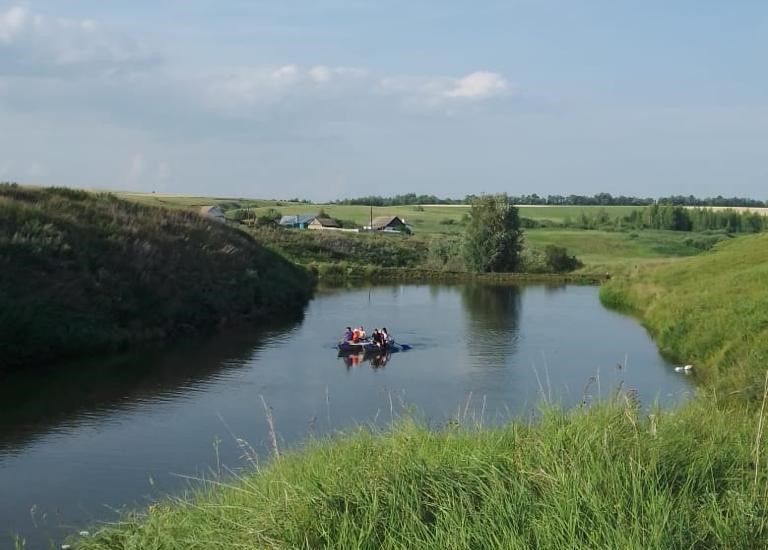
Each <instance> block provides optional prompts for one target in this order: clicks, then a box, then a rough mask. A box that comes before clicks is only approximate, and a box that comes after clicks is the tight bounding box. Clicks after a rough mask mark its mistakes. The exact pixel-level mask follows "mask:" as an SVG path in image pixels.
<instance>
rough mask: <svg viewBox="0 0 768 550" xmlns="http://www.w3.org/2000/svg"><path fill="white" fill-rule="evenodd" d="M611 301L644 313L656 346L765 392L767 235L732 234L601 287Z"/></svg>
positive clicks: (716, 382)
mask: <svg viewBox="0 0 768 550" xmlns="http://www.w3.org/2000/svg"><path fill="white" fill-rule="evenodd" d="M601 298H602V300H603V302H604V303H605V304H607V305H611V306H615V307H620V308H624V309H628V310H631V311H633V312H635V313H637V314H639V316H640V317H641V318H642V320H643V323H644V324H645V325H646V326H647V327H648V328H649V330H650V331H651V332H652V333H653V335H654V337H655V338H656V340H657V342H658V344H659V347H660V348H661V349H662V350H663V351H665V352H667V353H670V354H672V355H673V356H675V357H677V358H678V359H679V360H680V361H683V362H688V363H691V362H693V363H695V364H696V365H697V366H698V367H700V368H699V373H700V374H701V375H702V376H703V377H704V378H705V380H706V381H707V382H709V383H710V384H712V385H713V386H715V387H717V388H720V389H723V390H726V391H727V392H738V393H740V394H742V395H743V396H745V397H747V398H755V397H757V396H761V395H762V389H763V381H764V378H765V372H766V369H768V235H757V236H754V237H752V236H750V237H743V238H739V239H735V240H733V241H730V242H724V243H721V244H719V245H717V246H716V247H715V248H714V249H713V250H712V251H711V252H708V253H706V254H703V255H701V256H696V257H693V258H687V259H685V260H681V261H679V262H675V263H672V264H666V265H655V266H641V267H639V268H638V269H636V270H634V271H633V272H631V273H630V274H628V276H627V277H626V278H623V277H622V278H616V279H614V280H612V281H611V282H610V283H608V284H606V285H604V286H603V288H602V290H601Z"/></svg>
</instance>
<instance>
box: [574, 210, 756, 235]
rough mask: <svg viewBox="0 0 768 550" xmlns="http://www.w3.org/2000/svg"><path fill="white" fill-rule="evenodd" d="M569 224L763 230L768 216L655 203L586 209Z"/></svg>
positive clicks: (729, 231)
mask: <svg viewBox="0 0 768 550" xmlns="http://www.w3.org/2000/svg"><path fill="white" fill-rule="evenodd" d="M563 225H565V226H566V227H578V228H580V229H667V230H671V231H723V232H726V233H759V232H761V231H765V230H768V216H762V215H760V214H758V213H756V212H739V211H737V210H730V209H726V210H713V209H711V208H701V207H694V208H687V207H685V206H675V205H671V204H653V205H651V206H647V207H645V208H641V209H638V210H633V211H632V212H630V213H629V214H627V215H625V216H611V215H610V214H609V213H608V211H607V210H603V209H600V210H598V211H597V212H593V213H586V212H582V213H581V214H580V215H579V216H577V217H576V218H566V219H565V220H564V222H563Z"/></svg>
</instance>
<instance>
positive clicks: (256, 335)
mask: <svg viewBox="0 0 768 550" xmlns="http://www.w3.org/2000/svg"><path fill="white" fill-rule="evenodd" d="M597 293H598V289H597V288H595V287H590V286H572V285H571V286H540V285H534V286H522V287H518V286H482V285H449V286H446V285H397V286H384V287H382V286H379V287H371V288H362V289H352V290H349V289H344V290H321V291H320V292H319V293H318V295H317V296H316V298H315V299H314V300H313V301H312V302H311V303H310V304H309V306H308V307H307V310H306V312H305V315H304V318H303V320H302V321H300V322H297V323H293V324H287V325H286V324H279V323H278V324H276V326H273V327H270V328H269V329H268V330H263V331H261V332H257V331H254V330H252V329H251V330H242V329H241V330H237V331H230V332H228V333H227V334H224V335H220V336H216V337H215V338H212V339H209V340H206V341H199V342H194V343H190V342H186V343H184V344H183V345H178V344H177V345H176V347H175V348H172V349H166V350H154V351H142V352H137V353H134V354H133V355H129V356H120V357H111V358H108V359H101V360H94V361H90V362H87V363H78V364H76V365H67V366H57V367H50V368H48V367H46V368H38V369H26V370H23V371H11V372H7V371H6V372H0V381H2V385H1V386H0V411H2V414H1V415H0V548H4V547H6V546H9V545H10V544H11V540H12V539H11V535H12V534H13V533H16V534H19V535H21V536H23V537H24V538H25V539H26V540H27V544H28V547H29V548H37V547H45V546H46V545H47V544H48V542H50V541H51V540H53V541H55V542H56V543H57V544H59V543H60V542H61V539H62V537H63V536H64V535H66V534H68V533H73V532H76V531H78V530H80V529H82V528H84V527H86V526H88V525H90V524H91V523H92V522H94V521H110V520H115V519H117V518H118V517H119V513H120V511H121V510H125V509H126V507H127V508H128V509H131V508H136V507H143V506H146V505H147V504H148V503H150V502H152V501H153V500H156V499H158V498H161V497H162V495H164V494H168V493H173V494H179V493H181V492H183V491H184V490H185V489H187V488H188V487H189V486H190V484H194V481H190V477H191V478H199V477H203V476H206V477H210V476H211V475H215V474H216V473H217V472H221V471H225V470H226V469H234V470H237V469H238V468H242V467H245V466H246V461H245V460H244V459H243V454H244V450H243V449H244V447H243V441H246V442H247V443H248V445H249V446H250V447H252V448H253V449H254V450H255V451H256V452H257V453H258V454H260V455H261V456H262V457H265V458H266V457H268V453H269V449H270V446H271V438H270V429H269V426H268V422H267V414H266V408H265V405H266V407H268V408H269V410H270V411H271V415H272V418H273V422H274V427H275V430H276V432H277V437H278V444H279V445H280V446H283V447H286V446H291V445H296V444H298V443H299V442H301V441H302V440H304V439H306V438H307V437H310V436H312V435H315V434H325V433H335V432H337V431H339V430H343V429H347V428H351V427H354V426H356V425H359V424H362V423H376V424H380V425H386V424H387V423H389V422H390V421H391V420H392V419H393V418H397V417H398V416H402V415H403V414H416V415H418V416H419V417H420V418H421V419H422V420H423V421H425V422H428V423H429V424H431V425H434V426H440V425H442V424H445V423H446V422H448V421H451V420H452V419H456V418H457V417H460V419H461V420H462V421H465V422H475V423H480V422H482V423H483V424H484V425H490V424H494V423H499V422H504V421H506V420H508V419H510V418H513V417H519V416H524V417H527V416H529V415H531V414H534V413H535V411H536V410H537V407H538V405H539V403H540V402H541V400H542V398H544V399H547V400H549V401H552V402H555V403H561V404H563V405H564V406H574V405H577V404H579V403H581V402H583V401H592V400H594V399H596V398H597V397H598V396H599V395H600V394H602V395H603V396H604V397H605V396H610V395H612V394H613V393H614V392H615V391H616V389H617V388H619V387H621V388H622V389H624V390H627V391H628V392H629V393H630V394H631V395H632V396H633V397H636V398H637V399H640V401H641V402H642V404H643V405H651V404H653V403H654V402H658V403H660V404H661V405H663V406H670V405H674V404H676V403H679V402H681V401H682V400H684V399H685V398H686V397H687V396H688V395H689V394H690V393H691V391H692V384H691V381H690V379H688V378H686V377H685V376H683V375H680V374H678V373H675V372H674V369H673V368H672V365H671V364H669V363H668V362H667V361H666V360H665V359H664V358H663V357H662V356H661V355H660V354H659V352H658V350H657V349H656V347H655V345H654V343H653V341H652V340H651V339H650V338H649V336H648V335H647V333H646V331H645V330H644V329H643V328H642V327H641V326H640V325H639V324H638V323H637V321H635V320H634V319H632V318H630V317H627V316H623V315H620V314H618V313H615V312H612V311H609V310H607V309H605V308H603V307H602V306H601V304H600V302H599V300H598V296H597ZM353 324H363V325H364V326H365V327H366V328H367V329H369V330H370V329H372V328H374V327H376V326H381V325H386V326H387V327H388V329H389V331H390V333H391V334H392V335H393V336H394V337H395V338H396V340H397V341H399V342H401V343H407V344H409V345H410V346H412V349H410V350H409V351H406V352H402V353H396V354H392V355H391V356H390V357H381V358H373V359H368V358H364V359H363V360H361V361H357V358H352V359H350V358H347V359H346V360H345V359H344V358H339V357H337V354H336V351H335V349H334V345H335V343H336V341H337V340H338V338H339V336H340V335H341V332H342V329H343V327H345V326H346V325H353ZM406 411H408V412H407V413H406ZM414 411H415V412H414Z"/></svg>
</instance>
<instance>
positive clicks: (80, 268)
mask: <svg viewBox="0 0 768 550" xmlns="http://www.w3.org/2000/svg"><path fill="white" fill-rule="evenodd" d="M312 284H313V281H312V277H311V276H310V274H308V273H307V272H305V271H304V270H302V269H300V268H298V267H296V266H295V265H293V264H291V263H290V262H288V261H286V260H284V259H283V258H282V257H280V256H279V255H277V254H275V253H274V252H271V251H270V250H268V249H266V248H264V247H263V246H261V245H259V244H258V243H256V242H255V241H254V240H253V239H252V238H250V237H249V236H247V235H246V234H244V233H242V232H240V231H238V230H235V229H232V228H229V227H225V226H224V225H222V224H219V223H215V222H212V221H208V220H206V219H203V218H202V217H201V216H199V215H198V214H196V213H194V212H190V211H186V210H183V209H179V210H173V211H171V210H167V209H162V208H155V207H147V206H142V205H139V204H136V203H133V202H127V201H123V200H119V199H117V198H116V197H114V196H112V195H95V194H92V193H86V192H83V191H74V190H70V189H31V188H22V187H15V186H10V185H5V186H2V187H0V336H2V337H0V358H1V359H0V366H3V365H5V366H9V365H10V366H13V365H27V364H34V363H40V362H45V361H53V360H58V359H62V358H65V357H74V356H79V355H86V354H90V353H93V352H102V351H111V350H116V349H120V348H122V347H125V346H127V345H128V344H131V343H135V342H138V341H144V340H152V339H160V338H165V337H168V336H171V335H174V334H178V333H190V332H191V333H194V332H197V331H202V330H208V329H211V328H215V327H216V326H217V325H219V324H221V323H226V322H229V321H232V320H234V319H236V318H263V317H265V316H268V315H273V314H276V313H281V314H283V313H289V314H290V313H292V314H294V315H295V314H296V313H297V312H300V311H301V309H302V307H303V305H304V304H305V303H306V301H307V299H308V298H309V296H310V294H311V289H312Z"/></svg>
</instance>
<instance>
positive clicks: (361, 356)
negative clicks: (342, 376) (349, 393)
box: [339, 352, 392, 370]
mask: <svg viewBox="0 0 768 550" xmlns="http://www.w3.org/2000/svg"><path fill="white" fill-rule="evenodd" d="M339 359H341V361H342V362H343V363H344V365H345V366H346V367H347V370H351V369H353V368H355V367H361V366H363V365H365V364H368V365H370V366H371V368H374V369H381V368H384V367H386V366H387V363H389V361H390V359H392V354H391V353H389V352H384V353H344V354H339Z"/></svg>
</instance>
